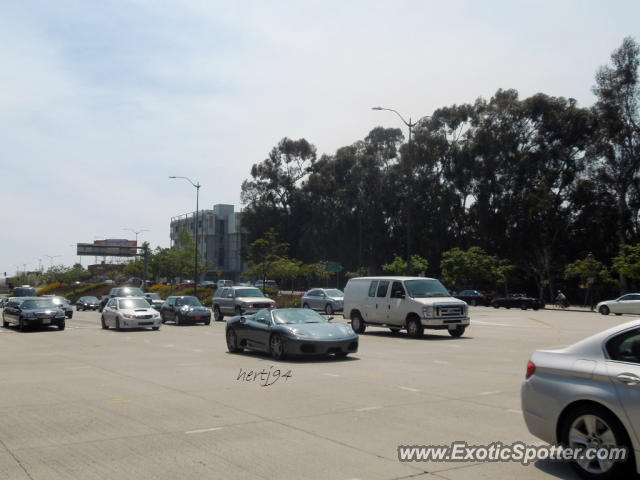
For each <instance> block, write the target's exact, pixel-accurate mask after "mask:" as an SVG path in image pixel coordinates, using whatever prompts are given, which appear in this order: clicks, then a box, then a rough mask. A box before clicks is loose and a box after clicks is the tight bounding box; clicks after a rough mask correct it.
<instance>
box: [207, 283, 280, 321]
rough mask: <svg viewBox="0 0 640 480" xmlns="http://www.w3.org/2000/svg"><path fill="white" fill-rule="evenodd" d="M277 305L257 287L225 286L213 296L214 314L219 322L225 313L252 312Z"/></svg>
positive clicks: (240, 313) (239, 313)
mask: <svg viewBox="0 0 640 480" xmlns="http://www.w3.org/2000/svg"><path fill="white" fill-rule="evenodd" d="M275 306H276V302H275V301H274V300H272V299H270V298H268V297H265V295H264V293H262V291H261V290H260V289H258V288H256V287H225V288H219V289H218V290H217V291H216V294H215V295H214V297H213V316H214V318H215V319H216V322H219V321H221V320H223V319H224V316H225V315H243V314H251V313H256V312H257V311H258V310H262V309H263V308H274V307H275Z"/></svg>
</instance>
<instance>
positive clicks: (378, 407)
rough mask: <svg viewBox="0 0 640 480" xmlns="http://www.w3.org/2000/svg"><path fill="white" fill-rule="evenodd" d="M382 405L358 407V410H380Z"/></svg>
mask: <svg viewBox="0 0 640 480" xmlns="http://www.w3.org/2000/svg"><path fill="white" fill-rule="evenodd" d="M380 408H382V407H380V406H375V407H363V408H357V409H356V412H370V411H371V410H378V409H380Z"/></svg>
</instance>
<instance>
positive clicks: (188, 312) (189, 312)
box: [160, 295, 211, 325]
mask: <svg viewBox="0 0 640 480" xmlns="http://www.w3.org/2000/svg"><path fill="white" fill-rule="evenodd" d="M160 316H161V317H162V323H165V322H167V321H173V322H174V323H175V324H176V325H181V324H184V323H187V322H189V323H198V322H202V323H204V324H205V325H209V324H210V323H211V310H209V309H208V308H207V307H204V306H203V305H202V304H201V303H200V300H198V297H193V296H189V295H182V296H172V297H168V298H167V300H166V301H165V302H164V304H163V305H162V307H161V308H160Z"/></svg>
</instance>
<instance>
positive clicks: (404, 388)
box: [398, 386, 420, 392]
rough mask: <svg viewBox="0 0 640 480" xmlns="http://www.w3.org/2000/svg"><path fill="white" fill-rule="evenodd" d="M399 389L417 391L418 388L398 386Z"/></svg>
mask: <svg viewBox="0 0 640 480" xmlns="http://www.w3.org/2000/svg"><path fill="white" fill-rule="evenodd" d="M398 388H399V389H400V390H406V391H407V392H419V391H420V390H418V389H417V388H410V387H400V386H399V387H398Z"/></svg>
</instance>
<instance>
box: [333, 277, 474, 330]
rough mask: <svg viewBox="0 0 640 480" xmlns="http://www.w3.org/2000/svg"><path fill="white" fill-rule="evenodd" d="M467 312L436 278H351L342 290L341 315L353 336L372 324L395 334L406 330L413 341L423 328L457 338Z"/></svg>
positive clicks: (465, 323) (466, 318)
mask: <svg viewBox="0 0 640 480" xmlns="http://www.w3.org/2000/svg"><path fill="white" fill-rule="evenodd" d="M468 309H469V307H468V305H467V304H466V303H465V302H463V301H462V300H458V299H457V298H453V297H452V296H451V295H449V292H448V291H447V289H446V288H445V287H444V285H442V283H440V282H439V281H438V280H436V279H435V278H424V277H361V278H352V279H350V280H349V281H348V282H347V286H346V287H345V289H344V314H343V315H344V317H345V318H350V319H351V326H352V327H353V330H354V331H355V332H356V333H364V331H365V328H366V326H367V325H372V326H376V327H386V328H389V329H390V330H391V331H392V332H394V333H395V332H399V331H400V330H401V329H402V328H406V329H407V333H408V334H409V336H410V337H412V338H419V337H422V335H423V333H424V329H425V328H428V329H434V330H447V331H448V332H449V335H451V336H452V337H460V336H461V335H462V334H463V333H464V331H465V329H466V328H467V327H468V326H469V323H470V320H469V316H468Z"/></svg>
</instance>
